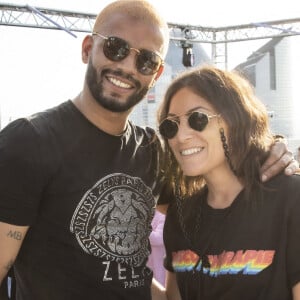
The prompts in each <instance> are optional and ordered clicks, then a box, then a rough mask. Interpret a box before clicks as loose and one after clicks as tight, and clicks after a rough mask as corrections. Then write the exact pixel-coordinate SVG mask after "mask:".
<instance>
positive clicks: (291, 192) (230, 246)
mask: <svg viewBox="0 0 300 300" xmlns="http://www.w3.org/2000/svg"><path fill="white" fill-rule="evenodd" d="M183 201H184V203H183V208H182V214H181V215H182V218H181V217H180V216H179V215H180V214H178V205H176V202H174V203H171V205H170V207H169V209H168V212H167V217H166V222H165V227H164V241H165V246H166V260H165V267H166V268H167V269H168V270H169V271H171V272H175V273H176V277H177V282H178V286H179V289H180V292H181V295H182V300H198V299H201V300H232V299H243V300H290V299H292V295H291V290H292V287H293V286H294V285H295V284H296V283H298V282H299V281H300V259H299V254H300V176H297V175H294V176H292V177H287V176H284V175H280V176H277V177H276V178H274V179H271V180H270V181H269V182H267V183H266V184H265V189H264V199H263V201H262V202H261V203H260V202H257V203H255V205H247V204H246V201H245V198H244V192H243V191H242V192H241V193H240V194H239V195H238V196H237V198H236V199H235V200H234V202H233V203H232V205H231V206H230V207H228V208H226V209H213V208H212V207H210V206H208V205H207V204H206V194H205V193H203V194H201V195H195V196H193V197H192V198H189V199H184V200H183ZM251 202H254V199H251ZM201 203H203V204H202V206H201V209H202V214H201V217H200V220H201V222H200V223H199V224H198V225H197V220H198V219H199V214H198V212H199V210H200V205H201ZM179 211H180V210H179ZM180 218H181V220H183V221H182V223H184V224H185V225H184V226H182V224H180V222H179V219H180ZM182 228H185V229H182ZM197 228H198V229H197ZM202 258H204V261H203V265H202ZM205 259H206V260H208V263H207V262H205Z"/></svg>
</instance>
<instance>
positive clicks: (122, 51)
mask: <svg viewBox="0 0 300 300" xmlns="http://www.w3.org/2000/svg"><path fill="white" fill-rule="evenodd" d="M129 51H130V47H129V45H128V43H127V42H126V41H124V40H122V39H120V38H118V37H113V36H112V37H108V38H107V39H106V40H105V42H104V46H103V53H104V55H105V56H106V57H107V58H108V59H110V60H112V61H121V60H122V59H124V58H125V57H126V56H127V55H128V54H129Z"/></svg>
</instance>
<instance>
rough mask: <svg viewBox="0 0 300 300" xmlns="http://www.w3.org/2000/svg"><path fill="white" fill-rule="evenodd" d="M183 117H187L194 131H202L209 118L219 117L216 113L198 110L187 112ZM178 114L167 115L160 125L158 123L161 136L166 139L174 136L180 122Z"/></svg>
mask: <svg viewBox="0 0 300 300" xmlns="http://www.w3.org/2000/svg"><path fill="white" fill-rule="evenodd" d="M184 116H185V117H187V120H188V124H189V126H190V127H191V128H192V129H194V130H196V131H203V130H204V129H205V127H206V126H207V124H208V122H209V120H210V119H212V118H215V117H219V116H220V114H218V115H211V116H209V115H207V114H205V113H203V112H200V111H193V112H189V113H187V114H184ZM179 117H180V116H176V117H169V118H167V119H164V120H163V121H162V122H161V123H160V125H159V133H160V134H161V135H162V137H164V138H166V139H172V138H174V137H175V136H176V134H177V132H178V127H179V124H180V119H179Z"/></svg>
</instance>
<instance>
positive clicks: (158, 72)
mask: <svg viewBox="0 0 300 300" xmlns="http://www.w3.org/2000/svg"><path fill="white" fill-rule="evenodd" d="M164 68H165V66H164V65H163V64H162V65H161V66H160V67H159V69H158V71H157V73H156V75H155V78H154V80H155V81H156V80H157V79H158V78H159V77H160V75H161V74H162V72H163V71H164Z"/></svg>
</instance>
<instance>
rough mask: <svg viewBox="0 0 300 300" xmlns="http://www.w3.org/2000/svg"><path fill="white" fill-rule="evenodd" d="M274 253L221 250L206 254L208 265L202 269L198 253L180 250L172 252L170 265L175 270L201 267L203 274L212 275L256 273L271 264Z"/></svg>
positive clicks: (272, 251) (180, 270) (271, 251)
mask: <svg viewBox="0 0 300 300" xmlns="http://www.w3.org/2000/svg"><path fill="white" fill-rule="evenodd" d="M274 255H275V251H274V250H238V251H236V252H234V251H223V252H222V253H221V254H218V255H208V260H209V263H210V267H209V268H205V267H203V269H202V268H201V267H202V261H201V260H200V261H199V256H198V254H196V253H195V252H193V251H191V250H181V251H177V252H173V253H172V266H173V268H174V271H175V272H189V271H193V270H194V271H198V272H199V271H201V269H202V272H203V273H204V274H208V275H210V276H212V277H217V276H220V275H228V274H232V275H234V274H243V275H256V274H258V273H260V272H261V271H263V270H264V269H266V268H267V267H269V266H270V265H271V264H272V262H273V259H274ZM198 261H199V263H198ZM197 263H198V265H197V266H196V264H197Z"/></svg>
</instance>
